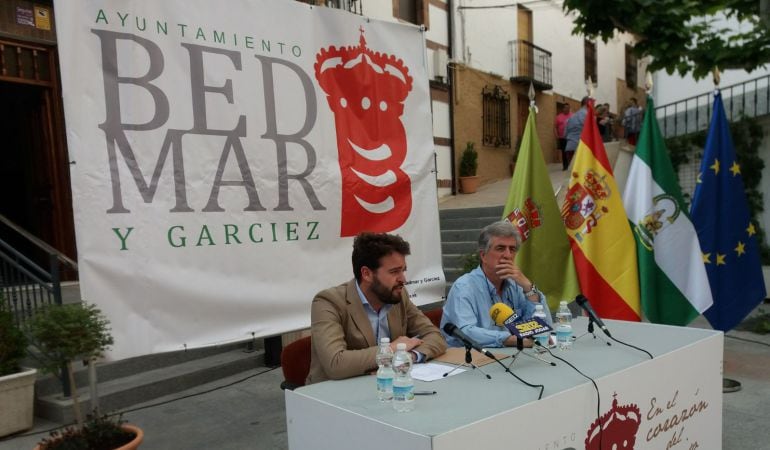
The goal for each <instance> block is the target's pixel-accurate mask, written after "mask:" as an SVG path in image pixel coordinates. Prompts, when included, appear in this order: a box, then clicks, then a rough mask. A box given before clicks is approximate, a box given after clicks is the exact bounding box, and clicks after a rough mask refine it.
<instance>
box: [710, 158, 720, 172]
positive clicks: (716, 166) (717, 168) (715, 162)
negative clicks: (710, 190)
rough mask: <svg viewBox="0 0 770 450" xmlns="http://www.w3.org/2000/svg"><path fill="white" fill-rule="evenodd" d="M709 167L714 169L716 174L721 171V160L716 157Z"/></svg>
mask: <svg viewBox="0 0 770 450" xmlns="http://www.w3.org/2000/svg"><path fill="white" fill-rule="evenodd" d="M709 168H711V169H714V175H716V174H718V173H719V160H718V159H715V160H714V164H712V165H710V166H709Z"/></svg>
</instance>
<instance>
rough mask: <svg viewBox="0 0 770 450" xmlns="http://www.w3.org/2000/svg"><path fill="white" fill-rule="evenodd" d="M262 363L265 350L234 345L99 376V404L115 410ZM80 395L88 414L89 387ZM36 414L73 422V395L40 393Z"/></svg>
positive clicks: (82, 406)
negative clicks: (123, 373)
mask: <svg viewBox="0 0 770 450" xmlns="http://www.w3.org/2000/svg"><path fill="white" fill-rule="evenodd" d="M262 366H264V352H263V351H255V352H251V353H246V352H244V351H243V349H231V350H229V351H225V352H220V353H216V354H212V355H208V356H205V357H201V358H196V359H193V360H188V361H184V362H180V363H178V364H174V365H167V366H164V367H159V368H155V369H149V370H145V371H142V372H139V373H134V374H132V375H128V376H123V377H119V378H115V379H112V380H109V381H103V380H99V384H98V392H99V404H100V407H101V410H102V412H104V413H106V412H111V411H116V410H119V409H124V408H127V407H129V406H132V405H136V404H139V403H142V402H146V401H149V400H152V399H154V398H158V397H162V396H164V395H168V394H173V393H175V392H179V391H183V390H186V389H190V388H192V387H195V386H199V385H202V384H205V383H209V382H211V381H215V380H218V379H221V378H224V377H228V376H231V375H234V374H237V373H241V372H244V371H247V370H252V369H255V368H257V367H262ZM78 395H79V397H80V405H81V410H82V411H83V413H84V414H85V413H87V412H89V411H90V410H91V406H90V405H91V401H90V395H89V390H88V387H87V386H84V387H81V388H79V389H78ZM35 415H37V416H39V417H43V418H46V419H49V420H53V421H57V422H63V423H69V422H72V421H73V413H72V398H71V397H70V398H63V397H62V395H61V394H60V393H54V394H48V395H41V394H40V393H38V394H37V398H36V400H35Z"/></svg>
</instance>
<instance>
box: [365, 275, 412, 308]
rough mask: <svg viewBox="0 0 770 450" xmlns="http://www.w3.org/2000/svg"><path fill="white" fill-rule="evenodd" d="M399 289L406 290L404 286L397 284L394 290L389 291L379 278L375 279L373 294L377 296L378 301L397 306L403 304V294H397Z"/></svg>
mask: <svg viewBox="0 0 770 450" xmlns="http://www.w3.org/2000/svg"><path fill="white" fill-rule="evenodd" d="M397 288H401V289H402V290H403V289H404V285H403V284H397V285H396V286H394V287H393V288H392V289H388V288H387V287H386V286H385V285H384V284H382V283H380V280H379V279H378V278H377V277H374V282H373V283H372V287H371V289H372V292H374V295H376V296H377V300H379V301H380V302H382V303H384V304H386V305H397V304H399V303H401V292H396V289H397Z"/></svg>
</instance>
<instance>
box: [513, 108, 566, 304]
mask: <svg viewBox="0 0 770 450" xmlns="http://www.w3.org/2000/svg"><path fill="white" fill-rule="evenodd" d="M503 218H504V219H508V220H510V221H511V222H512V223H513V224H514V225H516V227H517V228H518V229H519V232H520V233H521V237H522V241H523V242H522V246H521V248H520V249H519V252H518V253H517V254H516V265H518V266H519V268H520V269H521V270H522V272H524V273H525V274H526V275H527V277H528V278H529V279H530V280H532V282H533V283H535V284H537V287H538V289H540V290H541V291H543V293H544V294H545V296H546V299H547V300H548V306H549V307H550V308H551V309H552V310H554V311H555V310H556V309H557V308H558V306H559V301H560V300H568V299H569V300H571V299H573V298H575V296H576V295H577V294H578V293H580V289H579V288H578V282H577V274H576V273H575V264H574V262H573V260H572V250H571V249H570V245H569V239H568V238H567V233H566V232H565V231H564V222H562V220H561V217H560V216H559V206H558V205H557V204H556V197H555V196H554V192H553V186H551V179H550V177H549V176H548V169H547V168H546V165H545V160H544V159H543V152H542V150H541V149H540V141H539V140H538V138H537V126H536V124H535V111H534V108H529V118H528V119H527V125H526V127H525V128H524V136H523V137H522V141H521V147H519V157H518V159H517V160H516V171H515V172H514V174H513V178H512V179H511V187H510V190H509V191H508V201H507V202H506V203H505V210H504V212H503Z"/></svg>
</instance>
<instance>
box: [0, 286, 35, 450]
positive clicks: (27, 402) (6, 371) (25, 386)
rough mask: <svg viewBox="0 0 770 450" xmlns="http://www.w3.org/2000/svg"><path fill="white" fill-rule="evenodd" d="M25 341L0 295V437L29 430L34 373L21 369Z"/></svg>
mask: <svg viewBox="0 0 770 450" xmlns="http://www.w3.org/2000/svg"><path fill="white" fill-rule="evenodd" d="M26 352H27V339H26V337H25V336H24V333H22V331H21V330H20V329H19V328H18V327H17V326H16V323H15V321H14V318H13V314H12V313H11V311H9V310H8V309H7V308H6V305H5V300H3V296H2V294H0V405H3V406H2V408H0V437H2V436H7V435H9V434H12V433H16V432H18V431H22V430H26V429H28V428H32V423H33V415H32V413H33V406H34V402H35V376H36V375H37V370H35V369H22V367H21V365H20V363H21V360H22V358H24V355H25V354H26Z"/></svg>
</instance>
